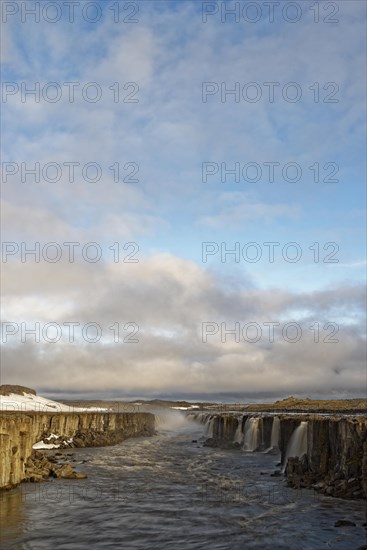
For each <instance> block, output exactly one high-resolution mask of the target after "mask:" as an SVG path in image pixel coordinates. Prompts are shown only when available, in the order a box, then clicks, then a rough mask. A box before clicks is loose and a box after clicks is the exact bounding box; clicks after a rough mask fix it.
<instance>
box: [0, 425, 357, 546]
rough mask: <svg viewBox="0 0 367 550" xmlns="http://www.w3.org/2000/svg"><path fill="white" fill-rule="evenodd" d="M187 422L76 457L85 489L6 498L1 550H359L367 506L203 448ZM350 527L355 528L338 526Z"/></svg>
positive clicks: (238, 454) (197, 428) (43, 488)
mask: <svg viewBox="0 0 367 550" xmlns="http://www.w3.org/2000/svg"><path fill="white" fill-rule="evenodd" d="M203 437H204V426H202V425H200V424H197V423H194V422H192V421H189V420H186V419H185V418H184V417H183V416H181V415H180V414H177V415H172V421H166V420H163V421H162V422H161V425H160V428H159V434H158V435H156V436H154V437H147V438H142V437H141V438H134V439H128V440H126V441H124V442H123V443H121V444H119V445H116V446H113V447H99V448H87V449H73V452H74V453H75V456H74V457H75V458H76V459H77V461H78V463H79V464H78V463H75V464H74V465H76V467H77V468H78V470H79V471H82V472H85V473H87V474H88V479H86V480H80V481H79V480H52V481H49V482H44V483H35V484H29V483H27V484H22V485H20V486H19V487H18V488H17V489H14V490H12V491H9V492H3V493H2V494H1V495H0V499H1V500H0V503H1V506H0V535H1V544H0V547H1V549H2V550H50V549H57V550H104V549H116V550H120V549H121V550H122V549H123V550H130V549H131V550H135V549H136V550H155V549H157V550H158V549H160V550H161V549H167V550H168V549H169V550H172V549H175V548H177V549H178V548H179V549H180V550H196V549H197V550H199V549H200V550H202V549H208V550H240V549H241V550H246V549H248V548H249V549H252V548H258V549H262V550H266V549H269V550H270V549H271V550H274V549H279V550H282V549H284V550H286V549H289V550H294V549H297V550H298V549H304V550H308V549H310V550H320V549H322V548H325V549H329V548H330V549H333V550H348V549H351V550H356V549H357V548H358V547H360V546H363V545H364V544H366V534H365V533H366V531H365V528H364V527H363V523H364V522H365V521H366V518H365V502H364V501H346V500H341V499H335V498H331V497H326V496H323V495H320V494H317V493H314V492H313V491H310V490H306V489H303V490H301V491H297V490H294V489H291V488H287V487H286V482H285V481H284V478H283V477H271V476H270V474H271V473H273V472H274V470H276V469H277V464H278V462H279V455H272V454H264V453H251V452H244V451H238V450H222V449H216V448H215V449H213V448H209V447H205V446H203V444H202V443H203ZM340 519H347V520H350V521H353V522H354V523H355V524H356V526H355V527H353V526H345V527H335V526H334V524H335V522H336V521H337V520H340Z"/></svg>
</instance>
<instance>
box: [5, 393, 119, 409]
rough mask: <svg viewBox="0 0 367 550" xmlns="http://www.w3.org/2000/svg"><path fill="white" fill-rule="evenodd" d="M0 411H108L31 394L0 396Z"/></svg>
mask: <svg viewBox="0 0 367 550" xmlns="http://www.w3.org/2000/svg"><path fill="white" fill-rule="evenodd" d="M0 410H2V411H14V412H25V411H37V412H89V411H91V412H93V411H94V412H96V411H100V412H103V411H108V410H109V409H107V408H101V407H74V406H69V405H64V404H63V403H58V402H57V401H52V400H51V399H46V398H45V397H41V396H39V395H33V394H31V393H24V394H23V395H19V394H16V393H11V394H10V395H0Z"/></svg>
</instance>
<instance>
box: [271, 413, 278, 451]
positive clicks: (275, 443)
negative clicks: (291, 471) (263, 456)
mask: <svg viewBox="0 0 367 550" xmlns="http://www.w3.org/2000/svg"><path fill="white" fill-rule="evenodd" d="M279 435H280V420H279V417H278V416H274V418H273V425H272V427H271V440H270V448H271V449H275V448H278V447H279Z"/></svg>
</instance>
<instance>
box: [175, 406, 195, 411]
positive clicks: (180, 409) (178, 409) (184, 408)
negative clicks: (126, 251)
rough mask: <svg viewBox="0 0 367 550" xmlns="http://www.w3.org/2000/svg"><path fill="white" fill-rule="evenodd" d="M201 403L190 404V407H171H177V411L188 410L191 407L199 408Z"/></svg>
mask: <svg viewBox="0 0 367 550" xmlns="http://www.w3.org/2000/svg"><path fill="white" fill-rule="evenodd" d="M199 408H200V407H199V405H190V406H189V407H170V409H176V410H177V411H188V410H191V409H199Z"/></svg>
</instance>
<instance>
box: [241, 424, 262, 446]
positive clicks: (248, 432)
mask: <svg viewBox="0 0 367 550" xmlns="http://www.w3.org/2000/svg"><path fill="white" fill-rule="evenodd" d="M259 422H260V418H247V420H246V423H245V442H244V444H243V449H244V450H245V451H254V450H255V449H256V448H257V447H258V446H259Z"/></svg>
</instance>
